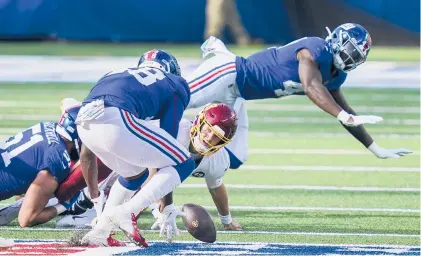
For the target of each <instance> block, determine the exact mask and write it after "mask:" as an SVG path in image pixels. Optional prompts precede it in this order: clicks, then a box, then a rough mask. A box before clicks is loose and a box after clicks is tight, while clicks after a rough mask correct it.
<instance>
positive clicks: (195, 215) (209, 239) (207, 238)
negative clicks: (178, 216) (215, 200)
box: [182, 203, 216, 243]
mask: <svg viewBox="0 0 421 256" xmlns="http://www.w3.org/2000/svg"><path fill="white" fill-rule="evenodd" d="M182 210H183V212H184V213H186V216H184V217H183V224H184V226H185V227H186V229H187V231H188V232H189V233H190V235H192V236H193V237H194V238H196V239H197V240H200V241H202V242H206V243H213V242H215V241H216V227H215V223H214V222H213V220H212V216H211V215H210V213H209V212H208V211H207V210H206V209H205V208H203V207H202V206H200V205H197V204H191V203H189V204H184V205H183V208H182Z"/></svg>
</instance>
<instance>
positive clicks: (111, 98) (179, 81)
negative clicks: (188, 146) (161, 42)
mask: <svg viewBox="0 0 421 256" xmlns="http://www.w3.org/2000/svg"><path fill="white" fill-rule="evenodd" d="M96 99H103V100H104V104H105V106H106V107H117V108H119V109H123V110H126V111H128V112H130V113H131V114H133V115H134V116H136V117H137V118H140V119H143V120H151V119H160V120H161V128H163V129H164V130H166V131H167V132H169V133H170V134H171V135H173V137H176V136H177V132H178V123H179V121H180V119H181V117H182V115H183V112H184V110H185V108H186V107H187V105H188V104H189V102H190V89H189V86H188V84H187V82H186V80H185V79H184V78H182V77H180V76H176V75H173V74H170V73H165V72H163V71H161V70H159V69H156V68H139V69H137V68H130V69H127V70H124V71H123V72H118V73H115V72H112V73H109V74H107V75H105V76H104V77H103V78H101V79H100V80H99V81H98V83H97V84H96V85H95V86H94V87H93V88H92V90H91V91H90V93H89V95H88V97H87V98H86V99H85V100H84V102H83V103H84V104H85V103H88V102H92V101H94V100H96ZM175 124H176V125H175ZM174 126H176V127H174Z"/></svg>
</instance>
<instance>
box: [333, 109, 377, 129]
mask: <svg viewBox="0 0 421 256" xmlns="http://www.w3.org/2000/svg"><path fill="white" fill-rule="evenodd" d="M337 118H338V120H339V121H341V123H342V124H343V125H346V126H352V127H355V126H359V125H362V124H375V123H377V122H381V121H383V117H381V116H372V115H362V116H359V115H358V116H354V115H351V114H349V113H347V112H346V111H345V110H342V111H341V112H340V113H339V114H338V116H337ZM349 118H352V120H351V121H348V120H349Z"/></svg>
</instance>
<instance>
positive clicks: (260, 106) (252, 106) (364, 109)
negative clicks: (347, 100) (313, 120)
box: [246, 99, 420, 114]
mask: <svg viewBox="0 0 421 256" xmlns="http://www.w3.org/2000/svg"><path fill="white" fill-rule="evenodd" d="M418 101H419V99H418ZM246 106H247V110H254V111H276V112H286V111H288V112H289V111H292V112H320V113H323V111H322V110H320V109H319V108H318V107H316V106H315V105H313V104H310V103H309V104H306V105H294V104H288V105H287V104H267V103H257V102H256V103H247V104H246ZM353 109H355V111H356V112H357V113H398V114H401V113H420V108H419V107H385V106H355V107H353Z"/></svg>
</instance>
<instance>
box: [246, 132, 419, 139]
mask: <svg viewBox="0 0 421 256" xmlns="http://www.w3.org/2000/svg"><path fill="white" fill-rule="evenodd" d="M249 135H252V136H256V137H300V138H302V137H304V138H352V135H350V134H349V133H346V132H343V133H340V132H338V133H336V132H331V133H329V132H302V133H300V132H294V133H293V132H257V131H249ZM375 135H376V137H379V138H392V139H416V138H418V139H419V138H420V134H405V133H375Z"/></svg>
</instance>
